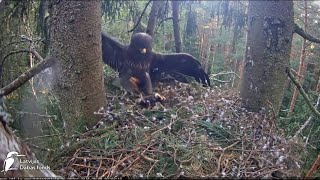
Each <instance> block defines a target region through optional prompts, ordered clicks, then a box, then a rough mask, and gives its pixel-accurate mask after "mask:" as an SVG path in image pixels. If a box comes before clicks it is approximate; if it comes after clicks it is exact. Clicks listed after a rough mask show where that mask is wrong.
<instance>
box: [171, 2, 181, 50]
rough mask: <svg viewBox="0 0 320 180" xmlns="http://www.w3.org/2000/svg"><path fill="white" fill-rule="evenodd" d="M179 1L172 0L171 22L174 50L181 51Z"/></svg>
mask: <svg viewBox="0 0 320 180" xmlns="http://www.w3.org/2000/svg"><path fill="white" fill-rule="evenodd" d="M179 21H180V20H179V1H172V22H173V32H174V42H175V47H176V52H177V53H179V52H181V37H180V25H179Z"/></svg>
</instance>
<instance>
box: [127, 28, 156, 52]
mask: <svg viewBox="0 0 320 180" xmlns="http://www.w3.org/2000/svg"><path fill="white" fill-rule="evenodd" d="M129 49H130V50H131V51H133V52H132V53H133V54H134V55H138V56H141V57H143V56H148V55H151V53H152V37H151V36H150V35H149V34H147V33H136V34H134V35H133V36H132V38H131V42H130V45H129Z"/></svg>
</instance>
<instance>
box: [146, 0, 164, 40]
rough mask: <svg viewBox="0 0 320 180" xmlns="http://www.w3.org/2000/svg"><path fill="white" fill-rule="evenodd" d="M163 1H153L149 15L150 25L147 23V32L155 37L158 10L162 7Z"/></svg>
mask: <svg viewBox="0 0 320 180" xmlns="http://www.w3.org/2000/svg"><path fill="white" fill-rule="evenodd" d="M160 3H161V1H153V2H152V7H151V11H150V15H149V20H148V25H147V31H146V32H147V33H148V34H149V35H150V36H152V37H153V34H154V30H155V26H156V22H157V18H158V11H159V7H160Z"/></svg>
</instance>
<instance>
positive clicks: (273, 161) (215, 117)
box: [55, 83, 301, 178]
mask: <svg viewBox="0 0 320 180" xmlns="http://www.w3.org/2000/svg"><path fill="white" fill-rule="evenodd" d="M116 92H118V93H119V92H121V91H119V90H117V91H116ZM116 92H115V91H111V90H109V92H108V99H107V101H108V108H107V109H106V110H101V111H100V113H103V114H104V119H103V120H101V122H99V123H98V125H97V126H96V128H95V129H93V130H90V131H88V132H86V133H84V134H81V135H78V136H75V137H73V138H72V139H71V140H70V142H68V143H67V146H66V147H65V148H64V149H63V150H62V152H61V155H60V157H59V158H58V157H55V159H56V160H57V159H61V160H60V161H58V162H56V163H57V164H59V165H60V166H59V167H60V169H61V171H60V174H62V175H63V176H65V177H108V178H110V177H126V176H129V177H165V178H178V177H193V178H198V177H253V178H268V177H297V176H300V172H299V171H298V170H297V169H299V166H300V164H301V162H300V161H299V159H298V153H297V150H295V148H293V145H292V143H290V142H288V141H287V140H286V139H285V138H284V136H283V135H282V133H281V132H279V130H277V125H276V119H275V116H274V115H273V114H272V113H266V112H259V113H251V112H247V111H246V110H245V109H242V108H241V107H240V100H239V98H238V93H237V92H235V91H232V90H221V89H219V88H202V87H201V86H199V84H197V83H191V84H183V83H174V84H171V85H168V84H166V85H164V84H161V85H160V87H159V89H158V92H159V93H160V94H161V95H164V96H165V97H166V98H167V100H166V102H165V103H164V105H163V106H161V105H160V104H158V105H157V106H155V107H154V108H153V109H142V108H141V107H139V106H138V105H136V104H135V103H134V99H132V97H129V98H128V97H127V98H126V97H125V98H123V97H121V95H119V94H115V93H116ZM61 165H62V167H61Z"/></svg>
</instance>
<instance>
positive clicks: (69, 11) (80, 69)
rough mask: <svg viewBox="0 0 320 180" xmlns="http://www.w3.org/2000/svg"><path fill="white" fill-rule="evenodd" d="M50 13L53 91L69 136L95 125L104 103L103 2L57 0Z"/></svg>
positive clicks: (53, 3)
mask: <svg viewBox="0 0 320 180" xmlns="http://www.w3.org/2000/svg"><path fill="white" fill-rule="evenodd" d="M49 12H50V15H51V16H50V42H51V48H50V52H51V56H52V57H54V58H55V59H57V62H56V63H55V64H54V66H53V74H54V77H53V79H54V80H53V91H54V94H55V96H57V99H58V100H59V105H60V109H61V114H62V117H63V119H64V121H65V122H66V128H67V129H66V132H67V134H68V135H70V134H71V133H73V132H74V131H82V130H84V128H85V126H89V127H91V126H93V125H95V124H96V122H97V121H98V120H99V119H100V118H101V117H99V116H98V115H95V114H94V112H97V111H98V110H99V108H101V107H103V106H104V105H105V100H106V98H105V90H104V83H103V64H102V60H101V59H102V57H101V55H102V53H101V19H100V16H101V13H100V1H97V0H96V1H67V0H61V1H54V2H51V5H50V9H49Z"/></svg>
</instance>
